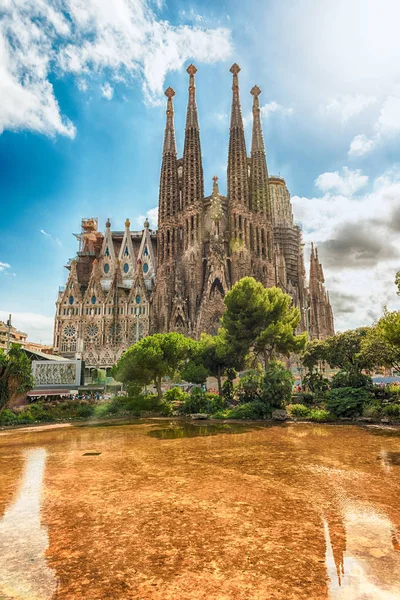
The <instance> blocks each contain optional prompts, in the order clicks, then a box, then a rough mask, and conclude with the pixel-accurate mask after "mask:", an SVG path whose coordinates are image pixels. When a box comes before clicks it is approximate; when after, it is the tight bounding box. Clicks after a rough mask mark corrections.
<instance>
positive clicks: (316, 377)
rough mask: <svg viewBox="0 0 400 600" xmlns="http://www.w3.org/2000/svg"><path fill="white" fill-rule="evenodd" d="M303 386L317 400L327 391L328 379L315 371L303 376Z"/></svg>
mask: <svg viewBox="0 0 400 600" xmlns="http://www.w3.org/2000/svg"><path fill="white" fill-rule="evenodd" d="M303 385H304V386H305V387H306V388H308V389H309V390H311V392H312V393H313V394H315V395H316V396H318V397H319V398H321V397H322V396H324V395H325V394H326V392H327V391H328V389H329V381H328V379H326V377H324V376H323V375H322V373H319V372H316V371H311V372H309V373H307V374H306V375H305V376H304V378H303Z"/></svg>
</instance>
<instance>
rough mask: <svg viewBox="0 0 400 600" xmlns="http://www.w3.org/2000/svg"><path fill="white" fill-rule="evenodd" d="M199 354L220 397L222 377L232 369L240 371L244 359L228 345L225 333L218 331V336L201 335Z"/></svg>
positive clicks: (221, 330)
mask: <svg viewBox="0 0 400 600" xmlns="http://www.w3.org/2000/svg"><path fill="white" fill-rule="evenodd" d="M200 353H201V360H202V364H203V365H204V367H205V368H206V369H207V370H208V372H209V374H210V375H212V376H213V377H215V378H216V380H217V383H218V393H219V395H220V396H221V395H222V377H223V376H224V375H225V374H226V372H227V371H229V370H232V369H233V368H237V369H240V368H242V367H243V364H244V357H243V355H242V354H241V353H237V352H236V350H235V347H234V346H232V345H231V344H230V343H229V340H228V337H227V335H226V332H225V331H224V330H223V329H220V330H219V332H218V335H208V334H206V333H203V334H202V335H201V337H200Z"/></svg>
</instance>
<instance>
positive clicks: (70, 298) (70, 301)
mask: <svg viewBox="0 0 400 600" xmlns="http://www.w3.org/2000/svg"><path fill="white" fill-rule="evenodd" d="M68 302H69V303H70V304H73V303H74V297H73V296H70V297H69V299H68Z"/></svg>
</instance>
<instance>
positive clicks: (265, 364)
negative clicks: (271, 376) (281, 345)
mask: <svg viewBox="0 0 400 600" xmlns="http://www.w3.org/2000/svg"><path fill="white" fill-rule="evenodd" d="M268 362H269V361H268V352H267V349H266V348H265V349H264V371H266V370H267V365H268Z"/></svg>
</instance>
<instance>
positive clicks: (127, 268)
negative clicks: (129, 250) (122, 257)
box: [124, 263, 129, 273]
mask: <svg viewBox="0 0 400 600" xmlns="http://www.w3.org/2000/svg"><path fill="white" fill-rule="evenodd" d="M128 271H129V265H128V263H125V264H124V273H128Z"/></svg>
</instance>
